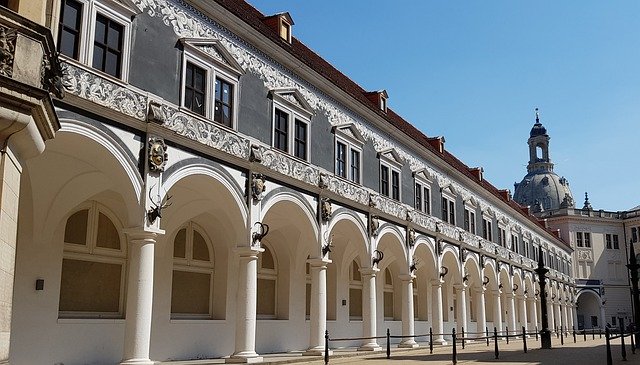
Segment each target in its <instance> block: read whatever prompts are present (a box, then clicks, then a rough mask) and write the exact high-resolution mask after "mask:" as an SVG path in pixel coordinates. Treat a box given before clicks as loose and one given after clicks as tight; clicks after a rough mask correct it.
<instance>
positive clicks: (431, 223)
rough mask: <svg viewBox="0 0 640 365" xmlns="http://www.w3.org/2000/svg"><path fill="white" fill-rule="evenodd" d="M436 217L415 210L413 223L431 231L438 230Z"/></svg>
mask: <svg viewBox="0 0 640 365" xmlns="http://www.w3.org/2000/svg"><path fill="white" fill-rule="evenodd" d="M436 222H437V221H436V219H435V218H434V217H432V216H430V215H427V214H424V213H422V212H418V211H414V212H413V223H415V224H416V225H418V226H420V227H422V228H424V229H427V230H429V231H431V232H435V231H436Z"/></svg>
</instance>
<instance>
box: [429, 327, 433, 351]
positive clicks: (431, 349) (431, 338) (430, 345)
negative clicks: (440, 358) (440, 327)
mask: <svg viewBox="0 0 640 365" xmlns="http://www.w3.org/2000/svg"><path fill="white" fill-rule="evenodd" d="M429 353H430V354H433V329H432V328H431V327H429Z"/></svg>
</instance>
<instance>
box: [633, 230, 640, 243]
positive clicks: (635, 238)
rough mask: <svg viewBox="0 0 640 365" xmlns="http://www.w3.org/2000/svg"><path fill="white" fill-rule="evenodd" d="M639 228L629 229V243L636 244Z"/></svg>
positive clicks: (639, 232) (639, 234) (639, 233)
mask: <svg viewBox="0 0 640 365" xmlns="http://www.w3.org/2000/svg"><path fill="white" fill-rule="evenodd" d="M639 236H640V227H631V242H638V237H639Z"/></svg>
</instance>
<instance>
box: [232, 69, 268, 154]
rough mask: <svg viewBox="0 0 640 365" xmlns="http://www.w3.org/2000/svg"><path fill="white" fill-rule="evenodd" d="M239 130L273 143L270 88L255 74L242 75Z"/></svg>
mask: <svg viewBox="0 0 640 365" xmlns="http://www.w3.org/2000/svg"><path fill="white" fill-rule="evenodd" d="M238 86H239V87H240V90H239V91H240V92H239V98H240V103H239V105H238V108H239V109H238V131H239V132H240V133H244V134H247V135H250V136H252V137H255V138H257V139H258V140H260V141H261V142H263V143H266V144H269V145H270V144H271V103H272V102H271V100H270V99H269V98H268V95H269V90H267V89H266V88H265V87H264V84H263V82H262V81H261V80H260V79H259V78H258V77H257V76H255V75H253V74H249V73H247V74H244V75H242V77H240V83H239V85H238Z"/></svg>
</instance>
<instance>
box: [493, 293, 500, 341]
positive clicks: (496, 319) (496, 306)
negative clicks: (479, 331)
mask: <svg viewBox="0 0 640 365" xmlns="http://www.w3.org/2000/svg"><path fill="white" fill-rule="evenodd" d="M493 326H494V327H495V328H496V329H497V330H498V333H501V332H502V302H501V300H500V290H499V289H498V290H493Z"/></svg>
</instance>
